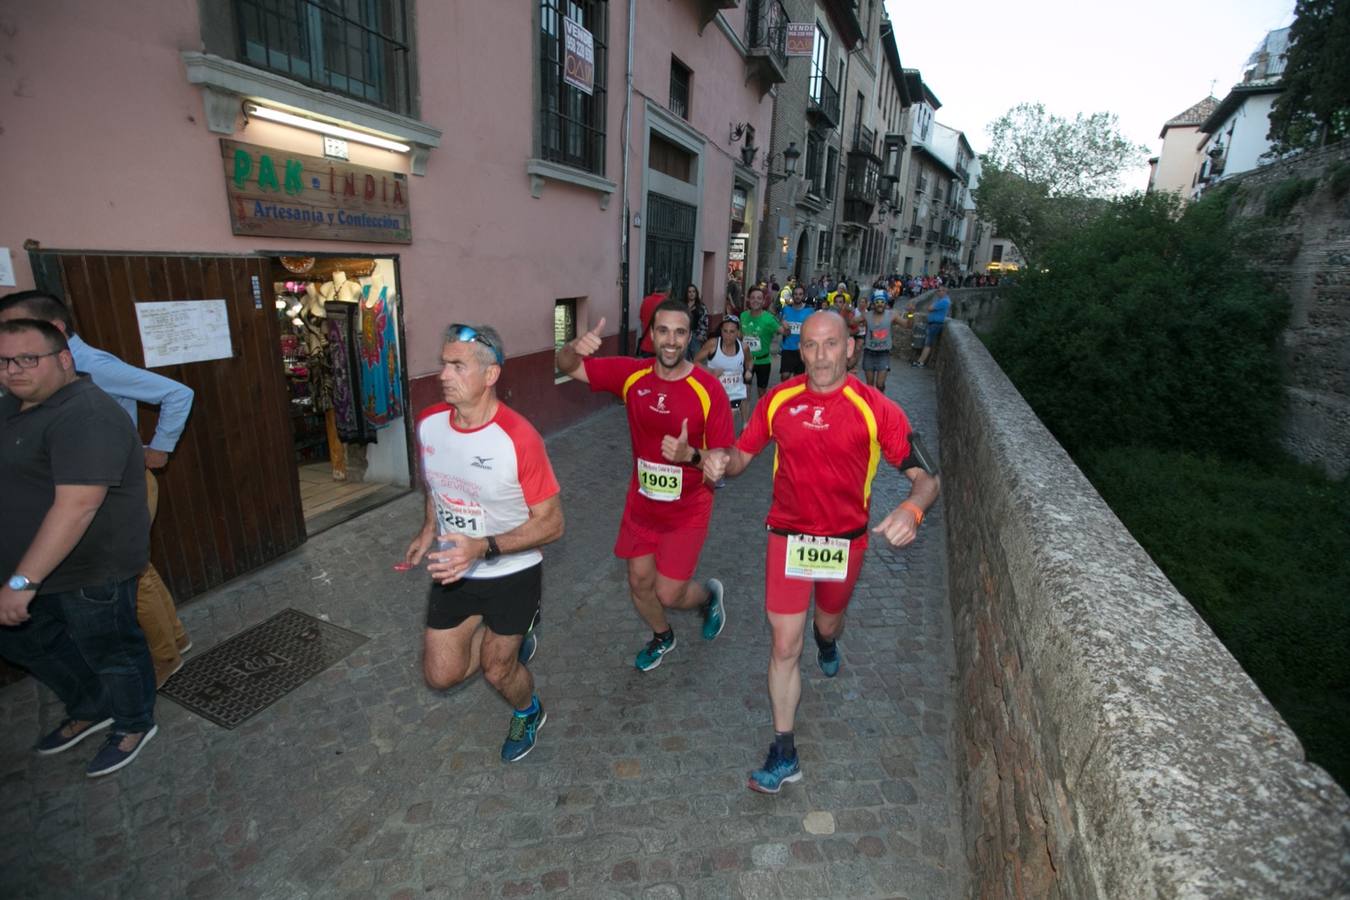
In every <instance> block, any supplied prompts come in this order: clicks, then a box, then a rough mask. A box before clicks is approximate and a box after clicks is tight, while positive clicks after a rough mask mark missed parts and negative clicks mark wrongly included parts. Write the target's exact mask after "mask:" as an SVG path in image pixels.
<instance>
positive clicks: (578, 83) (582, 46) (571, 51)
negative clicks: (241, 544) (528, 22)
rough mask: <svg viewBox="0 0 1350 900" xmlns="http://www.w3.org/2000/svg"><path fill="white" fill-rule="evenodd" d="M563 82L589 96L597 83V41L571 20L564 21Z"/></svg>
mask: <svg viewBox="0 0 1350 900" xmlns="http://www.w3.org/2000/svg"><path fill="white" fill-rule="evenodd" d="M563 81H564V82H566V83H567V84H570V85H571V86H572V87H574V88H576V89H577V90H579V91H583V92H584V93H587V94H589V93H590V92H591V91H592V90H593V88H592V85H593V84H594V82H595V41H594V40H592V38H591V33H590V32H589V31H587V30H586V29H585V28H583V27H582V26H580V25H578V24H577V23H576V22H573V21H572V20H571V19H563Z"/></svg>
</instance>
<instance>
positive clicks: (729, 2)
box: [698, 0, 740, 34]
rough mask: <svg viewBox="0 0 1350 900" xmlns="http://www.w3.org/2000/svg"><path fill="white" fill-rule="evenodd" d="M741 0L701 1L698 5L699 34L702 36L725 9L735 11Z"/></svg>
mask: <svg viewBox="0 0 1350 900" xmlns="http://www.w3.org/2000/svg"><path fill="white" fill-rule="evenodd" d="M738 3H740V0H699V4H698V33H699V34H702V33H703V29H704V28H707V27H708V23H710V22H711V21H712V20H713V19H715V18H717V14H718V13H719V12H721V11H722V10H724V9H735V8H736V5H737V4H738Z"/></svg>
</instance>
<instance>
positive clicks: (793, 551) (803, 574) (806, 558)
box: [783, 534, 849, 581]
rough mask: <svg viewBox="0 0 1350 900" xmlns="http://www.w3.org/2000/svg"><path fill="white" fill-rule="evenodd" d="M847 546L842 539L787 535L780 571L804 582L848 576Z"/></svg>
mask: <svg viewBox="0 0 1350 900" xmlns="http://www.w3.org/2000/svg"><path fill="white" fill-rule="evenodd" d="M848 548H849V542H848V541H846V540H845V539H844V538H827V537H815V536H813V535H809V534H792V535H788V539H787V561H786V563H785V565H784V567H783V574H784V575H786V576H787V577H788V578H799V579H805V580H808V581H844V580H845V579H847V578H848Z"/></svg>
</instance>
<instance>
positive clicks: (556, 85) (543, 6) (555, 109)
mask: <svg viewBox="0 0 1350 900" xmlns="http://www.w3.org/2000/svg"><path fill="white" fill-rule="evenodd" d="M564 19H567V20H570V21H572V22H575V23H576V24H577V25H580V26H581V27H582V28H585V29H586V30H587V31H589V32H590V33H591V41H592V43H593V45H594V51H595V65H594V75H593V83H592V87H591V93H590V94H587V93H586V92H585V91H583V90H581V89H580V88H577V87H573V86H572V85H570V84H568V83H566V82H565V81H564V80H563V67H564V65H565V64H566V59H565V58H566V53H565V51H564V25H563V20H564ZM608 38H609V4H608V2H606V0H539V77H540V84H539V88H540V90H539V96H540V108H539V132H540V148H539V153H540V155H541V156H542V157H543V158H544V159H547V160H550V161H552V162H557V163H562V164H563V165H567V166H574V167H576V168H578V169H583V170H585V171H587V172H593V173H595V174H596V175H603V174H604V173H605V105H606V91H605V80H606V79H605V72H606V70H607V69H608V68H609V66H608V50H607V46H606V45H607V41H608Z"/></svg>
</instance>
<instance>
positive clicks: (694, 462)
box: [689, 447, 703, 466]
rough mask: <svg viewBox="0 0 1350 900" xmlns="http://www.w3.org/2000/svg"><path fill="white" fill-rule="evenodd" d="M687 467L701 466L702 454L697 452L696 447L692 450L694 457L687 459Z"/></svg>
mask: <svg viewBox="0 0 1350 900" xmlns="http://www.w3.org/2000/svg"><path fill="white" fill-rule="evenodd" d="M689 465H691V466H701V465H703V454H702V453H699V452H698V448H697V447H695V448H694V455H693V456H691V457H689Z"/></svg>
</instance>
